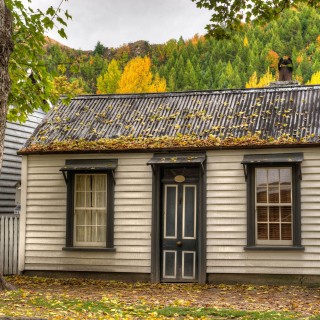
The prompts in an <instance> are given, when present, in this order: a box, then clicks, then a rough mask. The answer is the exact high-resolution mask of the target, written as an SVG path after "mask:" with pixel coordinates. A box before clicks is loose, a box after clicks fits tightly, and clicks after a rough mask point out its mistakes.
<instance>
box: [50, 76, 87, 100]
mask: <svg viewBox="0 0 320 320" xmlns="http://www.w3.org/2000/svg"><path fill="white" fill-rule="evenodd" d="M52 93H53V94H55V95H57V96H65V98H66V99H68V100H69V99H71V98H72V97H73V96H75V95H79V94H83V93H85V90H84V87H83V83H81V80H80V79H73V81H69V80H68V78H67V77H66V76H60V77H55V78H53V88H52Z"/></svg>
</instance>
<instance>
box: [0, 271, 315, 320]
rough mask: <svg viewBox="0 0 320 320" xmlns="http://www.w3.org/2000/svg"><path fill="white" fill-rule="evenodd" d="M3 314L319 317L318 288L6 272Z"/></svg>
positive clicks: (47, 316)
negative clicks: (7, 288) (8, 285)
mask: <svg viewBox="0 0 320 320" xmlns="http://www.w3.org/2000/svg"><path fill="white" fill-rule="evenodd" d="M7 279H8V280H9V281H10V283H12V284H14V285H15V286H16V287H17V288H18V289H17V290H16V291H6V292H0V319H1V318H2V317H37V318H40V319H319V320H320V289H318V288H317V289H314V288H304V287H293V286H281V287H279V286H278V287H277V286H252V285H198V284H150V283H123V282H115V281H102V280H88V279H49V278H32V277H23V276H14V277H8V278H7Z"/></svg>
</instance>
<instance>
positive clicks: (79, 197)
mask: <svg viewBox="0 0 320 320" xmlns="http://www.w3.org/2000/svg"><path fill="white" fill-rule="evenodd" d="M85 196H86V193H85V192H76V196H75V207H76V208H84V207H85V206H86V197H85Z"/></svg>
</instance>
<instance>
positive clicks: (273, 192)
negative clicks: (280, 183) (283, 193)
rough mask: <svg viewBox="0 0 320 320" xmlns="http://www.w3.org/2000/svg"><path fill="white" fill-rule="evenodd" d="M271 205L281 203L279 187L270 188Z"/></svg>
mask: <svg viewBox="0 0 320 320" xmlns="http://www.w3.org/2000/svg"><path fill="white" fill-rule="evenodd" d="M269 203H279V187H273V186H272V187H271V186H270V187H269Z"/></svg>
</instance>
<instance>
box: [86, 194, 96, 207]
mask: <svg viewBox="0 0 320 320" xmlns="http://www.w3.org/2000/svg"><path fill="white" fill-rule="evenodd" d="M85 199H86V208H91V207H94V201H93V192H86V198H85Z"/></svg>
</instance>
